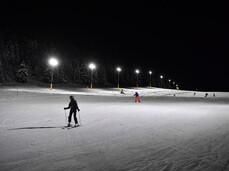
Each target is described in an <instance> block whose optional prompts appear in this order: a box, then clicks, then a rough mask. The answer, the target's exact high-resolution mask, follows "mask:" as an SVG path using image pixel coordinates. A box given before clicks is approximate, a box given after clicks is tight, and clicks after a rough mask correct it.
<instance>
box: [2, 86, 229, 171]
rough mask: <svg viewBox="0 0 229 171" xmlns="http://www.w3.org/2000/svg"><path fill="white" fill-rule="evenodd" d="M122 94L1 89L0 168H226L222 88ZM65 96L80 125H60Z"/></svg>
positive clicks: (228, 149)
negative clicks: (77, 113)
mask: <svg viewBox="0 0 229 171" xmlns="http://www.w3.org/2000/svg"><path fill="white" fill-rule="evenodd" d="M136 91H137V92H138V93H139V94H140V100H141V102H142V103H135V102H134V97H133V94H134V93H135V92H136ZM124 92H125V93H126V94H125V95H121V94H120V89H116V88H107V89H86V88H85V89H83V88H77V89H54V90H53V91H50V90H49V89H47V88H40V87H24V88H23V87H1V88H0V129H1V132H0V170H4V171H5V170H30V171H31V170H86V171H88V170H92V171H95V170H98V171H101V170H104V171H107V170H155V171H166V170H174V171H178V170H182V171H183V170H206V171H209V170H210V171H211V170H212V171H221V170H229V144H228V142H229V131H228V130H229V112H228V111H229V93H223V92H214V93H215V95H216V97H213V92H208V97H206V98H205V93H206V92H193V91H177V90H168V89H159V88H139V89H135V88H129V89H124ZM194 93H196V94H195V95H194ZM69 95H74V96H75V98H76V100H77V102H78V105H79V107H80V109H81V112H80V116H81V121H82V126H81V127H77V128H72V129H62V127H63V126H64V125H66V115H67V114H68V111H66V115H65V111H64V110H63V108H64V107H66V106H67V105H68V103H69ZM174 95H175V96H174Z"/></svg>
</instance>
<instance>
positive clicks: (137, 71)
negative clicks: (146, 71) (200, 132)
mask: <svg viewBox="0 0 229 171" xmlns="http://www.w3.org/2000/svg"><path fill="white" fill-rule="evenodd" d="M135 72H136V74H137V88H138V74H139V70H138V69H136V70H135Z"/></svg>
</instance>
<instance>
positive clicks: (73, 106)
mask: <svg viewBox="0 0 229 171" xmlns="http://www.w3.org/2000/svg"><path fill="white" fill-rule="evenodd" d="M69 98H70V103H69V105H68V107H65V108H64V110H66V109H70V112H69V116H68V126H70V123H71V120H72V114H74V115H73V116H74V121H75V126H77V125H78V120H77V117H76V110H78V111H80V109H79V107H78V104H77V102H76V100H75V99H74V97H73V96H70V97H69Z"/></svg>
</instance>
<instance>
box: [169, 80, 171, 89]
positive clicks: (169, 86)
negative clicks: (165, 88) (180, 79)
mask: <svg viewBox="0 0 229 171" xmlns="http://www.w3.org/2000/svg"><path fill="white" fill-rule="evenodd" d="M169 88H171V79H169Z"/></svg>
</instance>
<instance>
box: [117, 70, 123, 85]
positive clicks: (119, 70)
mask: <svg viewBox="0 0 229 171" xmlns="http://www.w3.org/2000/svg"><path fill="white" fill-rule="evenodd" d="M116 70H117V72H118V88H119V72H120V71H122V69H121V68H120V67H117V69H116Z"/></svg>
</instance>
